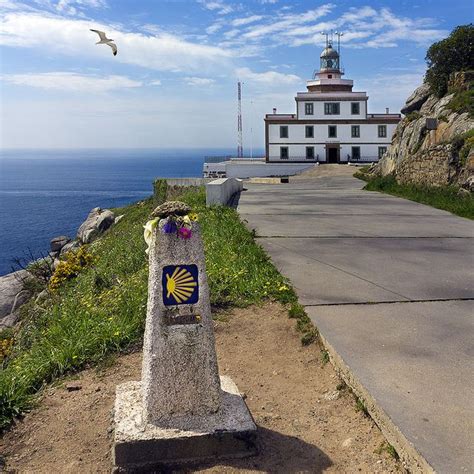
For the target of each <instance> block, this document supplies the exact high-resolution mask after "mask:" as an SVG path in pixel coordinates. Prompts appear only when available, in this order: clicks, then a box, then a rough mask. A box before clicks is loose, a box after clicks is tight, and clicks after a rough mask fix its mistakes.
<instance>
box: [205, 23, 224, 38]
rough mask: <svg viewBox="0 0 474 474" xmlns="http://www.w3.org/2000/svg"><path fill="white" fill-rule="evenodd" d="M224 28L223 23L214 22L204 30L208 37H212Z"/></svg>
mask: <svg viewBox="0 0 474 474" xmlns="http://www.w3.org/2000/svg"><path fill="white" fill-rule="evenodd" d="M223 26H224V22H220V21H216V22H215V23H213V24H212V25H210V26H208V27H207V28H206V33H207V34H208V35H212V34H214V33H217V32H218V31H219V30H220V29H222V28H223Z"/></svg>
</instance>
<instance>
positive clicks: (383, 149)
mask: <svg viewBox="0 0 474 474" xmlns="http://www.w3.org/2000/svg"><path fill="white" fill-rule="evenodd" d="M386 151H387V147H386V146H379V160H380V158H382V156H383V155H384V153H385V152H386Z"/></svg>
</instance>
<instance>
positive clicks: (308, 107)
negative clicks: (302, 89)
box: [304, 102, 314, 115]
mask: <svg viewBox="0 0 474 474" xmlns="http://www.w3.org/2000/svg"><path fill="white" fill-rule="evenodd" d="M304 113H305V115H313V113H314V110H313V104H312V103H311V102H306V103H305V104H304Z"/></svg>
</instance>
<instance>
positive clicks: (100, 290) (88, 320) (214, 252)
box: [0, 189, 317, 429]
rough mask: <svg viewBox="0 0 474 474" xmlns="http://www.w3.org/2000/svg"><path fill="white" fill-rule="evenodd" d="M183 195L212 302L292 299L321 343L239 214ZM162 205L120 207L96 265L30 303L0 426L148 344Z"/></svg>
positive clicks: (1, 403) (304, 326)
mask: <svg viewBox="0 0 474 474" xmlns="http://www.w3.org/2000/svg"><path fill="white" fill-rule="evenodd" d="M160 193H162V194H163V191H162V189H160ZM175 197H176V196H173V198H175ZM180 198H181V199H182V200H183V201H185V202H187V203H188V204H190V205H191V206H192V207H193V210H195V211H197V212H198V213H199V221H200V224H201V227H202V232H203V240H204V246H205V252H206V268H207V274H208V280H209V286H210V296H211V303H212V305H213V306H214V307H221V308H225V307H231V306H233V307H235V306H237V307H244V306H248V305H251V304H260V303H262V302H264V301H265V300H267V299H273V300H277V301H280V302H281V303H283V304H286V303H288V304H290V306H291V308H297V309H294V313H295V315H294V317H296V319H297V325H298V328H299V329H300V330H301V332H302V342H303V343H304V344H308V343H310V342H312V341H314V340H315V339H316V336H317V332H316V330H315V329H314V327H313V326H312V324H311V321H310V320H309V318H308V317H307V315H306V314H305V313H304V310H303V311H302V310H301V308H299V307H297V306H296V304H297V303H296V295H295V293H294V291H293V289H292V288H291V287H290V286H289V284H288V282H287V281H286V280H285V279H284V278H283V277H282V276H281V275H280V273H279V272H278V271H277V270H276V268H275V267H274V266H273V264H272V263H271V261H270V259H269V257H268V256H267V255H266V254H265V252H264V251H263V249H262V248H261V247H260V246H258V245H257V244H256V243H255V240H254V238H253V235H252V233H251V232H250V231H248V230H247V229H246V227H245V226H244V225H243V223H242V222H241V221H240V218H239V216H238V214H237V212H236V211H235V210H233V209H230V208H225V207H213V208H206V207H205V194H204V190H203V189H200V190H199V191H198V192H196V191H194V192H186V193H185V194H183V195H182V196H180ZM155 205H156V196H155V197H154V198H150V199H148V200H145V201H143V202H140V203H137V204H133V205H131V206H128V207H125V208H122V209H119V210H117V213H118V214H124V217H123V218H122V219H121V220H120V222H118V223H117V224H116V225H114V226H113V227H112V228H111V229H110V230H109V231H108V232H107V233H106V234H104V236H102V237H101V238H100V239H99V240H97V241H96V242H94V243H93V244H92V245H91V246H90V249H89V250H90V251H91V253H93V254H94V255H95V257H96V260H95V263H94V265H93V266H92V267H91V268H87V269H85V270H83V271H82V272H81V273H80V274H79V275H78V276H77V277H76V278H74V279H73V280H71V281H69V282H67V283H66V284H65V286H63V287H61V288H60V289H59V290H58V292H57V293H56V294H53V295H52V297H51V298H47V299H46V300H45V301H43V302H41V303H40V304H36V303H34V301H31V302H30V303H28V304H27V305H25V306H24V307H23V310H22V317H23V319H22V326H21V329H20V330H19V331H18V332H17V333H16V334H15V346H14V348H13V354H12V355H11V356H10V357H9V358H8V359H6V361H5V362H3V366H0V367H1V368H2V370H1V371H0V429H2V428H5V427H7V426H8V425H9V424H10V423H11V421H12V419H13V418H14V417H15V416H17V415H20V414H21V413H23V412H24V411H25V410H27V409H28V408H30V407H31V406H32V403H33V402H34V394H35V393H36V392H38V391H39V390H41V388H42V387H43V386H45V385H46V384H48V383H50V382H51V381H53V380H54V379H56V378H58V377H60V376H62V375H63V374H71V373H74V371H77V370H79V369H81V368H84V367H86V366H91V365H101V364H104V363H106V362H107V360H108V358H110V356H111V354H114V353H117V352H118V351H121V350H124V349H127V348H129V347H131V346H134V345H136V344H138V343H139V342H140V340H141V337H142V333H143V329H144V321H145V314H146V302H147V287H148V259H147V256H146V254H145V248H146V245H145V242H144V240H143V225H144V224H145V222H146V221H147V220H148V217H149V214H150V212H151V211H152V210H153V207H154V206H155ZM291 308H290V309H291Z"/></svg>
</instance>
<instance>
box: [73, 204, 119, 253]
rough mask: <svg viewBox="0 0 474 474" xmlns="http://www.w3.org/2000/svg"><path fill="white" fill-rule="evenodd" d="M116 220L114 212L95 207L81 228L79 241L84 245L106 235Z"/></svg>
mask: <svg viewBox="0 0 474 474" xmlns="http://www.w3.org/2000/svg"><path fill="white" fill-rule="evenodd" d="M114 220H115V215H114V213H113V212H112V211H110V210H108V209H101V208H100V207H95V208H94V209H92V211H91V212H90V213H89V215H88V216H87V219H86V220H85V221H84V222H83V223H82V224H81V226H80V227H79V230H78V231H77V239H78V240H79V241H80V242H81V243H83V244H88V243H90V242H92V240H94V239H95V238H96V237H97V236H98V235H100V234H102V233H104V232H105V231H106V230H107V229H108V228H109V227H110V226H111V225H112V224H113V223H114Z"/></svg>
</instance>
